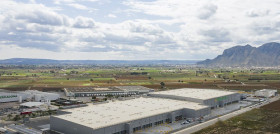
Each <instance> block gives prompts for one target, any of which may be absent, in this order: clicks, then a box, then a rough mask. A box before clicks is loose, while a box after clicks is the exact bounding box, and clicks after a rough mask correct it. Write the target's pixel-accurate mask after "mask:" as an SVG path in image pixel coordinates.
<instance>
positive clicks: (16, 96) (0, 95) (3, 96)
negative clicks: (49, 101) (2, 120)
mask: <svg viewBox="0 0 280 134" xmlns="http://www.w3.org/2000/svg"><path fill="white" fill-rule="evenodd" d="M27 96H28V95H27V94H24V93H20V92H0V103H1V102H16V101H18V102H19V101H21V100H26V99H27Z"/></svg>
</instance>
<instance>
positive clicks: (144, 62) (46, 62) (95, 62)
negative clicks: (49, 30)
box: [0, 58, 198, 65]
mask: <svg viewBox="0 0 280 134" xmlns="http://www.w3.org/2000/svg"><path fill="white" fill-rule="evenodd" d="M197 62H198V60H51V59H29V58H12V59H6V60H0V64H2V65H3V64H5V65H56V64H60V65H62V64H69V65H73V64H75V65H77V64H78V65H157V64H160V65H161V64H166V65H172V64H185V65H186V64H196V63H197Z"/></svg>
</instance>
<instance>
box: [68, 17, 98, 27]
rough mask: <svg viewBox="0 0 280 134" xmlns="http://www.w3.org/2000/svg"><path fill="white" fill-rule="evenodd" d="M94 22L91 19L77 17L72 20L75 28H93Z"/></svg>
mask: <svg viewBox="0 0 280 134" xmlns="http://www.w3.org/2000/svg"><path fill="white" fill-rule="evenodd" d="M94 25H95V24H94V20H93V19H91V18H86V17H82V16H78V17H76V18H75V20H74V24H73V27H75V28H93V27H94Z"/></svg>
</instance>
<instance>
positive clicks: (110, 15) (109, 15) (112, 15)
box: [107, 14, 117, 18]
mask: <svg viewBox="0 0 280 134" xmlns="http://www.w3.org/2000/svg"><path fill="white" fill-rule="evenodd" d="M107 17H109V18H117V16H116V15H114V14H108V15H107Z"/></svg>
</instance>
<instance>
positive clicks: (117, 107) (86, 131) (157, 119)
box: [50, 97, 211, 134]
mask: <svg viewBox="0 0 280 134" xmlns="http://www.w3.org/2000/svg"><path fill="white" fill-rule="evenodd" d="M210 111H211V110H210V107H208V106H205V105H202V104H199V103H195V102H188V101H181V100H173V99H164V98H152V97H145V98H142V97H141V98H136V99H132V100H126V101H115V102H110V103H105V104H99V105H90V106H88V107H81V108H76V109H69V110H65V112H66V113H67V114H63V115H57V116H51V120H50V128H51V130H52V131H57V132H60V133H66V134H77V133H82V134H132V133H134V132H136V131H139V130H144V129H145V128H149V127H152V126H157V125H160V124H163V123H165V122H167V123H170V122H174V121H177V120H181V119H183V118H195V117H203V116H205V115H208V114H210ZM65 128H67V129H65Z"/></svg>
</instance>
